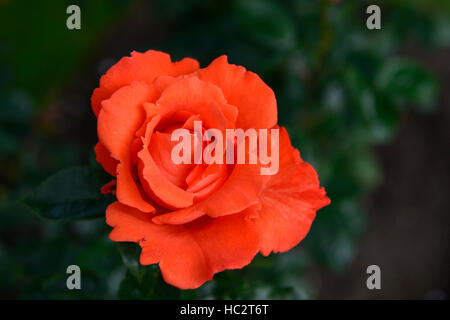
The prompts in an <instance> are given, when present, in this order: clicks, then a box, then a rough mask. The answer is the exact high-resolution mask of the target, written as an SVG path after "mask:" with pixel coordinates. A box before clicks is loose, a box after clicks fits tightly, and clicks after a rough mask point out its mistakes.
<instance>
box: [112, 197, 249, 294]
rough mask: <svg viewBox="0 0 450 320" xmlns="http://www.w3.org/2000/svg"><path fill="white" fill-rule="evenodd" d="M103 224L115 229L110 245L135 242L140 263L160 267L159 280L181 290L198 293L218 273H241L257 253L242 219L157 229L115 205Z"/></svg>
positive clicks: (209, 220) (235, 217)
mask: <svg viewBox="0 0 450 320" xmlns="http://www.w3.org/2000/svg"><path fill="white" fill-rule="evenodd" d="M106 221H107V223H108V224H109V225H110V226H112V227H114V230H113V231H112V232H111V234H110V238H111V240H113V241H134V242H139V244H140V245H141V247H142V254H141V259H140V260H141V261H140V262H141V264H144V265H146V264H153V263H158V262H159V266H160V268H161V272H162V275H163V277H164V280H165V281H166V282H167V283H170V284H172V285H174V286H176V287H178V288H180V289H193V288H197V287H199V286H201V285H202V284H203V283H204V282H205V281H208V280H210V279H212V277H213V275H214V274H215V273H217V272H220V271H222V270H225V269H236V268H242V267H244V266H245V265H247V264H248V263H250V261H251V260H252V259H253V257H254V256H255V254H256V253H257V252H258V235H257V233H256V231H255V229H254V226H253V224H252V221H250V220H249V219H247V218H246V216H245V215H244V214H236V215H232V216H227V217H222V218H217V219H212V218H208V217H203V218H201V219H199V220H196V221H195V222H192V223H189V224H185V225H182V226H173V225H156V224H154V223H152V222H151V220H150V217H149V216H148V215H146V214H143V213H142V212H139V211H138V210H136V209H134V208H130V207H127V206H125V205H122V204H120V203H118V202H115V203H113V204H112V205H110V206H109V207H108V209H107V211H106Z"/></svg>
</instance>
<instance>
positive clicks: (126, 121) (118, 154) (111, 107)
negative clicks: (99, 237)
mask: <svg viewBox="0 0 450 320" xmlns="http://www.w3.org/2000/svg"><path fill="white" fill-rule="evenodd" d="M152 94H153V92H152V90H151V89H150V87H149V86H148V85H146V84H145V83H142V82H133V83H132V84H131V85H129V86H126V87H123V88H121V89H120V90H118V91H116V92H115V93H114V94H113V95H112V97H111V98H110V99H108V100H106V101H104V102H103V107H102V109H101V111H100V113H99V116H98V123H97V129H98V136H99V139H100V141H101V142H102V144H103V145H104V146H105V147H106V148H107V149H108V150H109V151H110V152H111V156H112V157H113V158H114V159H116V160H119V161H120V164H119V165H118V166H117V199H118V200H119V201H120V202H122V203H124V204H127V205H130V206H134V207H136V208H138V209H140V210H142V211H145V212H150V211H153V210H154V208H153V206H152V205H150V204H149V203H148V202H147V201H146V200H144V198H143V197H142V195H141V192H140V190H139V188H138V186H137V185H136V181H135V173H133V172H132V159H131V154H130V147H131V143H132V141H133V139H134V135H135V132H136V130H137V129H138V128H139V127H140V126H141V123H142V122H143V121H144V118H145V112H144V110H143V108H142V103H143V102H144V101H148V100H151V99H152Z"/></svg>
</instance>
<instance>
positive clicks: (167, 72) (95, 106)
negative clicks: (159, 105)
mask: <svg viewBox="0 0 450 320" xmlns="http://www.w3.org/2000/svg"><path fill="white" fill-rule="evenodd" d="M198 68H199V64H198V62H197V60H195V59H191V58H184V59H183V60H181V61H177V62H172V61H171V58H170V55H168V54H167V53H164V52H160V51H155V50H148V51H147V52H145V53H139V52H136V51H133V52H132V53H131V57H124V58H122V59H120V61H119V62H117V63H116V64H115V65H113V66H112V67H111V68H110V69H109V70H108V71H107V72H106V74H104V75H103V76H102V77H101V78H100V86H99V88H97V89H96V90H94V94H93V95H92V98H91V104H92V110H93V111H94V113H95V115H96V116H97V115H98V113H99V111H100V109H101V102H102V101H103V100H105V99H107V98H109V97H110V96H111V95H112V94H113V93H114V92H115V91H116V90H118V89H119V88H121V87H123V86H126V85H129V84H130V83H131V82H132V81H136V80H141V81H145V82H146V83H147V84H151V83H152V82H153V80H155V78H156V77H158V76H174V77H175V76H179V75H182V74H189V73H192V72H194V71H195V70H197V69H198Z"/></svg>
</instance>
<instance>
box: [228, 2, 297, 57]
mask: <svg viewBox="0 0 450 320" xmlns="http://www.w3.org/2000/svg"><path fill="white" fill-rule="evenodd" d="M235 5H236V11H237V13H238V16H239V19H240V21H241V23H242V25H243V27H244V30H245V31H246V32H247V33H248V34H249V35H250V36H251V37H253V38H254V39H255V40H256V41H259V42H260V43H261V44H263V45H269V46H270V47H272V48H275V49H280V50H286V49H290V48H292V47H294V46H295V44H296V36H295V24H294V23H293V21H292V20H293V19H292V18H291V16H290V15H289V14H288V12H287V11H286V10H285V8H284V7H283V6H282V5H280V4H279V3H277V2H274V1H268V0H246V1H235Z"/></svg>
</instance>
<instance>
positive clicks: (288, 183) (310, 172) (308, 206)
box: [246, 128, 330, 256]
mask: <svg viewBox="0 0 450 320" xmlns="http://www.w3.org/2000/svg"><path fill="white" fill-rule="evenodd" d="M279 154H280V168H279V171H278V173H277V174H276V175H274V176H271V179H270V181H269V182H268V183H267V186H266V188H265V189H264V191H263V192H262V194H261V197H260V199H261V208H260V209H255V208H249V209H248V210H246V213H248V214H252V213H253V214H256V216H257V217H258V218H256V219H255V225H256V227H257V229H258V231H259V234H260V246H261V248H260V251H261V253H262V254H263V255H265V256H267V255H269V254H270V252H272V251H273V252H275V253H276V252H284V251H287V250H289V249H291V248H293V247H294V246H296V245H297V244H298V243H299V242H300V241H301V240H302V239H303V238H304V237H305V236H306V234H307V233H308V231H309V229H310V227H311V224H312V222H313V220H314V218H315V216H316V211H317V210H319V209H320V208H322V207H324V206H326V205H328V204H329V203H330V199H329V198H327V197H326V195H325V190H324V189H323V188H321V187H320V185H319V179H318V177H317V173H316V171H315V170H314V168H313V167H312V166H311V165H310V164H308V163H306V162H304V161H303V160H301V158H300V156H299V153H298V150H296V149H294V148H293V147H292V145H291V142H290V140H289V136H288V133H287V131H286V129H285V128H281V129H280V153H279Z"/></svg>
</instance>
